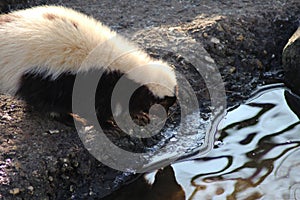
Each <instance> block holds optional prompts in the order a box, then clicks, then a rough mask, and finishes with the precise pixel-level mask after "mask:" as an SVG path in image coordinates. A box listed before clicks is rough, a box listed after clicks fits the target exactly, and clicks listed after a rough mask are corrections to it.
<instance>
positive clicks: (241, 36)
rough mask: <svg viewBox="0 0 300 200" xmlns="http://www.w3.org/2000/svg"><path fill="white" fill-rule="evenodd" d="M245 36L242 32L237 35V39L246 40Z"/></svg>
mask: <svg viewBox="0 0 300 200" xmlns="http://www.w3.org/2000/svg"><path fill="white" fill-rule="evenodd" d="M244 39H245V37H244V36H243V35H242V34H241V35H239V36H237V38H236V40H237V41H244Z"/></svg>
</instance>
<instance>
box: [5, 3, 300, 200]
mask: <svg viewBox="0 0 300 200" xmlns="http://www.w3.org/2000/svg"><path fill="white" fill-rule="evenodd" d="M10 3H11V2H10ZM22 3H23V2H22V1H16V4H9V5H7V4H6V5H4V4H3V3H2V4H1V3H0V8H1V11H2V12H3V11H4V12H7V11H8V10H9V9H19V8H23V7H30V6H32V5H40V4H51V3H59V4H61V5H65V6H69V7H73V8H75V9H78V10H80V11H82V12H85V13H87V14H89V15H92V16H94V17H95V18H97V19H100V20H101V21H103V22H104V23H105V24H107V25H109V26H110V27H112V28H113V29H115V30H117V31H118V32H120V33H121V34H124V35H126V36H128V37H133V35H134V33H136V32H137V31H142V30H144V29H151V28H153V27H161V28H166V29H178V30H180V31H181V32H183V33H184V34H186V35H187V36H189V37H191V38H193V39H195V40H196V42H198V43H199V46H201V47H202V46H204V48H205V50H206V51H207V52H208V53H209V55H210V56H211V57H212V58H213V59H214V60H215V62H216V64H217V66H218V69H219V71H220V72H221V74H222V77H223V80H224V82H225V83H226V84H225V86H226V93H227V97H228V105H229V106H233V105H236V104H238V103H240V102H241V101H243V100H245V99H247V98H248V97H249V95H250V93H251V92H252V91H253V90H254V89H255V88H256V87H257V86H259V85H264V84H268V83H274V82H282V81H283V78H284V73H283V68H282V63H281V60H282V59H281V58H282V57H281V53H282V50H283V47H284V46H285V44H286V43H287V41H288V39H289V38H290V36H291V35H292V34H293V33H294V32H295V30H296V28H297V27H298V24H297V23H298V20H299V18H300V13H299V11H300V3H299V1H297V0H293V1H288V2H286V1H276V2H271V3H269V2H257V1H243V2H242V3H241V2H236V1H218V2H215V1H193V2H169V1H167V0H165V1H149V2H144V1H135V0H132V1H118V2H115V1H108V0H107V1H106V0H105V1H99V2H97V1H92V0H90V1H80V0H78V1H76V0H74V1H68V0H63V1H29V4H22ZM107 8H110V9H107ZM143 37H145V38H147V35H143V34H140V36H139V35H138V34H137V37H133V38H134V40H136V41H137V42H138V43H139V44H140V45H141V46H143V47H144V48H145V49H146V50H147V51H148V52H149V53H150V54H151V55H152V56H154V57H162V58H163V59H165V60H167V61H169V62H171V63H173V64H174V65H175V66H176V67H177V68H180V69H183V68H186V69H187V71H188V72H189V73H186V76H187V78H188V79H189V80H191V82H192V85H193V86H195V88H196V89H197V90H199V96H204V97H205V95H206V94H205V92H204V93H201V92H200V91H203V87H199V85H202V86H203V82H201V80H200V79H198V78H197V76H194V75H193V73H192V72H191V71H189V69H190V68H193V66H191V65H190V64H189V63H185V62H184V58H180V57H178V55H176V52H171V53H170V52H167V51H160V50H159V49H158V50H157V47H159V45H160V44H159V43H160V41H159V40H158V41H156V42H153V44H152V45H149V43H147V44H148V45H147V44H144V42H143V41H145V39H143ZM150 38H151V37H150ZM202 99H203V98H202ZM0 102H1V103H0V132H1V134H0V148H1V151H0V152H1V153H0V185H1V186H0V198H1V197H2V198H4V199H72V198H75V199H86V198H90V199H99V198H100V197H103V196H105V195H107V194H109V193H111V192H113V191H114V190H116V189H118V188H120V187H121V186H123V185H124V184H125V183H126V182H128V181H129V180H133V179H134V178H136V176H137V175H133V174H130V173H122V172H118V171H116V170H112V169H109V168H108V167H105V166H104V165H102V164H101V163H99V162H98V161H97V160H95V159H94V158H93V157H92V156H91V155H90V154H89V153H88V151H87V150H85V148H84V147H83V145H82V143H81V141H80V139H79V137H78V136H77V133H76V131H75V130H74V129H72V128H70V127H66V126H64V125H62V124H60V123H58V122H55V121H52V120H50V119H49V118H46V117H45V116H43V115H41V114H39V113H37V112H35V111H34V110H33V109H32V108H26V106H25V105H24V103H23V102H22V101H19V100H16V99H14V98H13V97H9V96H6V95H1V96H0ZM204 106H205V105H204ZM126 141H130V140H126ZM128 190H131V189H130V187H129V189H128ZM128 192H130V191H128ZM112 197H115V196H112ZM116 198H117V197H115V198H114V199H116Z"/></svg>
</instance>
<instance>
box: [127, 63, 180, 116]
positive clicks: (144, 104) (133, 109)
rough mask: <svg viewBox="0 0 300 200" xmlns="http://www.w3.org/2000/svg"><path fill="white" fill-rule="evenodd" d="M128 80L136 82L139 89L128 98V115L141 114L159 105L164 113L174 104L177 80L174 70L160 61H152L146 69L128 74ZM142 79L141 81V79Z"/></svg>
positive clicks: (142, 68)
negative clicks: (139, 85) (138, 84)
mask: <svg viewBox="0 0 300 200" xmlns="http://www.w3.org/2000/svg"><path fill="white" fill-rule="evenodd" d="M128 76H129V78H131V79H133V80H137V82H139V83H140V84H141V85H142V86H141V87H139V88H138V89H137V90H136V91H135V92H134V93H133V95H132V96H131V98H130V105H129V109H130V113H134V114H136V113H139V112H143V113H146V114H148V113H149V109H150V108H151V107H152V106H153V105H155V104H159V105H161V106H163V107H164V109H165V110H166V112H168V110H169V108H170V107H171V106H172V105H173V104H174V103H175V102H176V95H177V80H176V75H175V72H174V69H173V68H171V67H170V66H169V65H168V64H166V63H164V62H162V61H153V62H151V63H149V64H148V65H147V66H146V67H141V68H139V69H137V70H135V71H134V72H133V73H132V74H131V73H129V75H128ZM141 78H142V79H141Z"/></svg>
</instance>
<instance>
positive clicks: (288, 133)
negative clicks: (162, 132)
mask: <svg viewBox="0 0 300 200" xmlns="http://www.w3.org/2000/svg"><path fill="white" fill-rule="evenodd" d="M299 118H300V100H299V98H297V97H296V96H294V95H293V94H291V93H290V92H289V91H288V90H286V89H284V88H273V89H268V90H265V91H263V92H260V93H259V94H257V95H256V96H255V97H254V98H252V99H250V100H249V101H248V102H246V103H245V104H243V105H241V106H239V107H237V108H234V109H231V110H230V111H229V112H228V114H227V116H226V118H225V119H224V120H223V122H222V124H221V125H220V127H219V133H218V135H217V141H216V143H215V147H214V149H213V150H212V151H211V152H210V153H209V154H208V155H207V156H206V157H204V158H199V159H196V160H192V161H185V162H181V163H177V164H173V165H172V166H169V167H167V168H165V169H163V170H159V171H158V172H157V173H153V174H150V175H148V181H146V180H145V178H140V179H139V180H138V181H136V182H134V183H132V184H130V185H128V186H127V187H124V188H123V189H122V190H120V191H119V192H117V193H115V194H113V195H112V196H110V197H109V198H108V199H154V200H159V199H162V200H169V199H174V200H181V199H189V200H202V199H203V200H205V199H214V200H219V199H222V200H223V199H228V200H234V199H238V200H239V199H243V200H244V199H246V200H252V199H300V159H298V158H299V157H300V148H299V145H300V125H299V124H300V121H299ZM151 175H152V176H151Z"/></svg>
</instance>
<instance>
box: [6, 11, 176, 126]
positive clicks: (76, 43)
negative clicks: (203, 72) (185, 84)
mask: <svg viewBox="0 0 300 200" xmlns="http://www.w3.org/2000/svg"><path fill="white" fill-rule="evenodd" d="M103 43H104V44H105V46H103V47H104V48H96V47H97V45H99V44H103ZM95 48H96V51H97V52H96V55H97V56H98V57H97V59H94V60H92V61H91V62H89V63H88V65H86V66H85V67H84V68H82V67H81V64H82V63H83V62H84V60H85V59H86V57H87V56H88V55H89V54H90V53H91V52H92V51H93V50H94V49H95ZM134 48H136V47H135V45H134V44H132V43H131V42H129V41H128V40H126V39H125V38H123V37H122V36H120V35H118V34H117V33H116V32H114V31H112V30H110V29H109V28H108V27H107V26H105V25H103V24H102V23H101V22H99V21H97V20H95V19H93V18H91V17H89V16H86V15H84V14H82V13H79V12H77V11H75V10H72V9H69V8H64V7H60V6H40V7H34V8H30V9H25V10H20V11H14V12H11V13H9V14H3V15H0V92H2V93H9V94H12V95H16V96H18V97H21V98H22V99H24V100H25V101H26V102H27V103H28V104H29V105H32V106H33V107H35V108H37V109H38V110H41V111H43V112H47V113H57V114H59V115H61V116H64V115H65V114H66V115H68V114H69V113H72V92H73V86H74V81H75V78H76V76H78V74H83V75H84V77H85V78H86V80H87V81H88V80H89V78H90V76H92V75H93V74H95V73H96V72H98V71H100V72H101V74H102V76H101V78H100V81H99V83H98V86H97V90H96V94H95V110H96V114H97V117H98V120H99V121H106V120H109V119H111V117H112V113H113V111H112V109H111V107H112V106H111V96H112V92H113V90H114V86H115V85H116V83H117V82H118V80H119V79H120V78H121V77H122V76H123V75H124V76H125V79H127V80H128V81H129V82H130V83H132V84H137V85H138V89H137V90H136V91H135V92H134V93H133V95H132V96H131V98H130V102H129V110H130V114H131V116H132V117H134V116H136V115H139V114H142V115H144V114H145V113H146V116H147V113H148V112H149V108H150V107H151V106H152V105H154V104H161V105H163V106H164V107H165V108H166V109H168V108H169V107H170V106H172V105H173V104H174V102H175V101H176V88H177V81H176V75H175V72H174V70H173V69H172V68H171V67H170V66H169V65H168V64H166V63H165V62H163V61H160V60H154V59H152V58H150V57H149V56H148V55H147V54H146V53H145V52H143V51H142V50H137V51H133V52H132V51H128V50H130V49H134ZM118 55H120V58H119V59H118V60H114V59H115V58H116V57H117V56H118ZM106 63H110V64H109V65H108V66H107V65H106ZM138 67H141V68H140V69H142V70H139V73H138V74H128V72H129V71H130V70H132V69H133V68H138ZM124 76H123V77H124ZM149 82H151V83H149ZM144 83H145V84H144ZM123 92H126V91H123ZM83 103H85V102H83ZM122 106H126V105H122ZM127 106H128V105H127Z"/></svg>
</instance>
